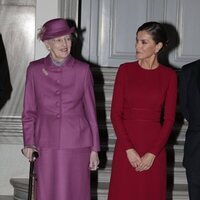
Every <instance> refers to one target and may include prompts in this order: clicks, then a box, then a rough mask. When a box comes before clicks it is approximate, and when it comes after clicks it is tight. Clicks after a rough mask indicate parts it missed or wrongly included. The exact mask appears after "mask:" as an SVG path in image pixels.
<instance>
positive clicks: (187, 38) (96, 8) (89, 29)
mask: <svg viewBox="0 0 200 200" xmlns="http://www.w3.org/2000/svg"><path fill="white" fill-rule="evenodd" d="M199 8H200V1H198V0H191V1H187V0H173V1H172V0H134V1H133V0H124V1H120V0H101V1H98V0H82V28H85V29H86V31H85V34H84V39H85V40H84V48H83V56H84V57H85V58H86V59H89V60H91V61H94V62H97V63H98V64H99V65H100V66H114V67H118V66H119V64H120V63H123V62H127V61H132V60H134V59H135V51H134V45H135V32H136V30H137V28H138V26H139V25H141V24H142V23H144V22H146V21H151V20H156V21H159V22H164V23H165V24H166V28H167V31H168V34H169V39H170V42H171V44H170V45H171V46H170V49H169V50H170V51H169V55H168V58H166V59H168V63H169V64H170V65H172V66H174V67H177V68H180V67H181V66H182V65H183V64H185V63H188V62H191V61H193V60H196V59H198V58H200V40H199V33H200V21H199V20H198V19H199V18H200V13H199Z"/></svg>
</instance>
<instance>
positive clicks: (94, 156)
mask: <svg viewBox="0 0 200 200" xmlns="http://www.w3.org/2000/svg"><path fill="white" fill-rule="evenodd" d="M98 165H99V156H98V153H97V152H96V151H92V152H91V154H90V164H89V168H90V170H92V171H95V170H97V169H98Z"/></svg>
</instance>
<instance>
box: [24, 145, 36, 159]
mask: <svg viewBox="0 0 200 200" xmlns="http://www.w3.org/2000/svg"><path fill="white" fill-rule="evenodd" d="M35 151H37V150H36V149H35V148H30V147H24V148H23V149H22V153H23V155H24V156H25V157H26V158H28V159H29V161H34V160H35V159H36V158H35V157H32V156H33V152H35Z"/></svg>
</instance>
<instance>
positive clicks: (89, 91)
mask: <svg viewBox="0 0 200 200" xmlns="http://www.w3.org/2000/svg"><path fill="white" fill-rule="evenodd" d="M93 85H94V84H93V77H92V74H91V72H90V69H89V67H88V70H87V72H86V77H85V84H84V108H85V113H86V116H87V119H88V122H89V125H90V129H91V132H92V141H93V145H92V151H91V154H90V163H89V168H90V170H92V171H93V170H97V169H98V165H99V157H98V153H97V152H98V151H100V144H99V133H98V126H97V119H96V104H95V96H94V89H93Z"/></svg>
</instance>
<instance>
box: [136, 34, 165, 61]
mask: <svg viewBox="0 0 200 200" xmlns="http://www.w3.org/2000/svg"><path fill="white" fill-rule="evenodd" d="M162 46H163V45H162V43H161V42H159V43H158V44H156V42H155V41H154V40H153V38H152V35H151V34H149V33H148V32H147V31H139V32H138V33H137V35H136V43H135V50H136V58H137V59H138V60H142V59H150V58H151V57H153V56H155V55H156V54H157V53H158V52H159V50H160V49H161V48H162Z"/></svg>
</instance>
